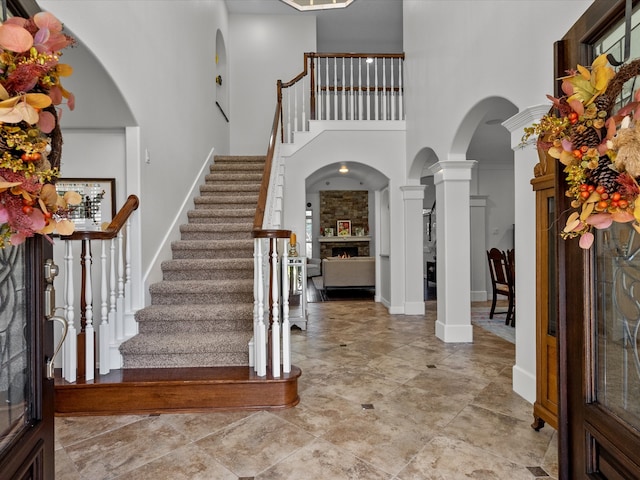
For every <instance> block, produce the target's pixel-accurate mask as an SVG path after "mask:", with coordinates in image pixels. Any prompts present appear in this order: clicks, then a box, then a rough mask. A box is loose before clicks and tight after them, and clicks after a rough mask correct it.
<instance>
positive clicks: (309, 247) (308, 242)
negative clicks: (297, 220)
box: [304, 210, 313, 258]
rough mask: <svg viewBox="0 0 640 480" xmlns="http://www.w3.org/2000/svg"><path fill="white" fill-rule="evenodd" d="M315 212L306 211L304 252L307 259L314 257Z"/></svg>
mask: <svg viewBox="0 0 640 480" xmlns="http://www.w3.org/2000/svg"><path fill="white" fill-rule="evenodd" d="M312 242H313V210H306V212H305V220H304V247H305V248H304V251H305V256H306V257H307V258H311V257H313V243H312Z"/></svg>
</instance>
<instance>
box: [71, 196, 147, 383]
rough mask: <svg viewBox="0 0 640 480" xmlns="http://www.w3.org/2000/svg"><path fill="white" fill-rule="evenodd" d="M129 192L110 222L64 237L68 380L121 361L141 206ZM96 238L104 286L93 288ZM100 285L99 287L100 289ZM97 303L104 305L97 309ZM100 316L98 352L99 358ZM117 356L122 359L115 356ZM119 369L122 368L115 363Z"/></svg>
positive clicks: (104, 370)
mask: <svg viewBox="0 0 640 480" xmlns="http://www.w3.org/2000/svg"><path fill="white" fill-rule="evenodd" d="M139 203H140V202H139V200H138V197H137V196H135V195H130V196H129V197H128V198H127V201H126V202H125V204H124V205H123V206H122V208H121V209H120V211H119V212H118V213H117V214H116V215H115V217H113V220H111V223H110V224H109V225H108V226H107V228H106V229H104V230H102V231H76V232H74V233H72V234H71V235H67V236H62V237H61V240H63V241H64V249H65V254H64V268H63V275H64V277H63V278H64V292H63V297H64V307H63V308H64V315H65V318H66V319H67V323H68V325H69V327H68V333H67V336H66V339H65V341H64V344H63V349H62V358H63V360H62V377H63V378H64V379H65V380H66V381H68V382H75V381H76V380H77V379H78V378H83V379H84V380H93V379H94V377H95V371H96V369H97V368H99V373H100V374H101V375H104V374H106V373H109V371H110V370H111V368H114V367H112V366H111V365H119V364H120V356H119V355H120V354H119V352H118V351H117V350H118V346H119V345H120V343H122V341H124V340H125V338H124V332H125V328H124V326H125V316H126V314H127V312H131V311H132V308H131V262H130V259H129V256H128V255H129V252H130V251H131V245H130V235H129V232H130V227H131V221H130V217H131V215H132V214H133V212H134V211H135V210H136V209H137V208H138V205H139ZM92 241H99V242H100V249H101V254H100V279H99V280H98V283H99V289H94V278H93V272H94V268H93V255H92V243H91V242H92ZM77 242H81V252H82V253H81V255H80V266H81V275H80V277H81V278H80V281H79V282H78V281H77V279H76V278H75V275H74V270H75V269H74V248H73V247H74V243H75V245H77ZM78 283H79V287H80V288H79V289H80V298H79V303H80V312H79V313H80V321H79V323H78V322H76V307H77V305H76V303H77V302H76V298H75V294H76V291H77V290H78ZM98 290H99V291H98ZM94 305H99V306H100V308H99V311H97V312H95V309H94ZM96 314H97V315H99V316H98V319H99V324H98V328H97V330H98V331H97V338H98V342H99V343H98V348H97V351H98V357H97V360H98V362H96V327H95V321H94V317H95V316H96ZM116 355H117V358H113V357H114V356H116ZM115 368H118V367H115Z"/></svg>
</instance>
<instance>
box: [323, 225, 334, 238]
mask: <svg viewBox="0 0 640 480" xmlns="http://www.w3.org/2000/svg"><path fill="white" fill-rule="evenodd" d="M324 236H325V237H333V228H332V227H326V228H325V229H324Z"/></svg>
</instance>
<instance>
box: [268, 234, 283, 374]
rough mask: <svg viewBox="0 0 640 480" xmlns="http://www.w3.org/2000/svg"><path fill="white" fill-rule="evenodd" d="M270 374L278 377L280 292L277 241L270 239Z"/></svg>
mask: <svg viewBox="0 0 640 480" xmlns="http://www.w3.org/2000/svg"><path fill="white" fill-rule="evenodd" d="M285 249H286V246H285ZM271 272H273V274H272V276H271V305H272V307H271V317H272V320H273V321H272V323H271V347H272V348H271V374H272V375H273V376H274V378H277V377H279V376H280V292H279V289H278V283H279V280H278V276H279V275H280V269H279V268H278V239H277V238H273V239H271Z"/></svg>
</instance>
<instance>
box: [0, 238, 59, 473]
mask: <svg viewBox="0 0 640 480" xmlns="http://www.w3.org/2000/svg"><path fill="white" fill-rule="evenodd" d="M47 258H52V249H51V245H50V244H49V243H48V242H47V241H46V240H43V239H42V238H41V237H40V236H38V237H37V238H30V239H28V240H27V242H25V243H24V244H22V245H19V246H12V247H7V248H5V249H0V477H1V478H2V479H7V480H8V479H33V480H36V479H45V480H48V479H53V478H54V456H53V455H54V440H53V407H54V403H53V393H54V386H53V380H52V379H49V378H47V361H48V360H50V359H51V357H52V353H53V352H52V350H53V347H52V343H53V329H52V322H51V321H49V320H48V319H47V318H45V313H46V312H45V305H44V292H45V288H46V279H45V277H47V276H48V277H51V276H52V275H51V273H52V272H51V265H47V267H46V271H47V273H45V259H47ZM53 273H55V272H53ZM49 315H50V313H49Z"/></svg>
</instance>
